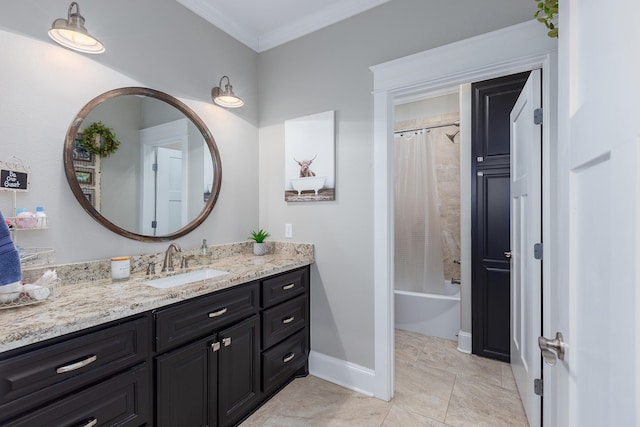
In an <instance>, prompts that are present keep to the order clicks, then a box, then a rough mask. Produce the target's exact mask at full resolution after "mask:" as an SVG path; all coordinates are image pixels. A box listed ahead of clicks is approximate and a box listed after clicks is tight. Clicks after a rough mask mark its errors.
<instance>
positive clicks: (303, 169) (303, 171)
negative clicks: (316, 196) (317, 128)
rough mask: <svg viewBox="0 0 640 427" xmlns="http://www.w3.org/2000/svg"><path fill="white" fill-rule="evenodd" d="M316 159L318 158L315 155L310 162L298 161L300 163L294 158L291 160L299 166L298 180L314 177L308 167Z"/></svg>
mask: <svg viewBox="0 0 640 427" xmlns="http://www.w3.org/2000/svg"><path fill="white" fill-rule="evenodd" d="M316 157H318V155H317V154H316V155H315V156H313V159H311V160H300V161H298V160H296V158H295V157H294V158H293V160H295V162H296V163H297V164H299V165H300V178H307V177H310V176H316V174H315V173H314V172H313V171H312V170H311V169H309V167H310V166H311V162H313V161H314V160H315V159H316Z"/></svg>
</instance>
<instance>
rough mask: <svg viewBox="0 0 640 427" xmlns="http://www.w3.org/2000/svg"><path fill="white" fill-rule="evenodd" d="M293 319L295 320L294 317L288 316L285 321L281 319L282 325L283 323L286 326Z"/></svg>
mask: <svg viewBox="0 0 640 427" xmlns="http://www.w3.org/2000/svg"><path fill="white" fill-rule="evenodd" d="M293 319H295V317H293V316H289V317H287V318H286V319H282V323H284V324H285V325H286V324H287V323H291V322H293Z"/></svg>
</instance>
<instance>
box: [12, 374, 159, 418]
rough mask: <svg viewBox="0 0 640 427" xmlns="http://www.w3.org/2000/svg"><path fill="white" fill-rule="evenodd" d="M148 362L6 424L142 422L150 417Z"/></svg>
mask: <svg viewBox="0 0 640 427" xmlns="http://www.w3.org/2000/svg"><path fill="white" fill-rule="evenodd" d="M148 371H149V370H148V368H147V366H146V363H145V364H142V365H140V366H139V367H136V368H134V369H131V370H130V371H127V372H123V373H121V374H119V375H117V376H115V377H112V378H110V379H109V380H107V381H104V382H101V383H99V384H98V385H96V386H94V387H90V388H88V389H86V390H82V391H80V392H78V393H75V394H72V395H71V396H68V397H66V398H64V399H62V400H60V401H57V402H55V403H52V404H50V405H48V406H45V407H43V408H39V409H37V410H35V411H32V412H30V413H28V414H27V415H25V416H22V417H19V418H17V419H15V420H12V421H10V422H8V423H7V424H3V425H4V426H7V427H32V426H89V425H92V426H112V425H118V426H132V427H133V426H140V425H142V424H143V423H145V422H148V421H149V394H150V393H149V372H148Z"/></svg>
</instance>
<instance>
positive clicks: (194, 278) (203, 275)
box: [142, 268, 229, 289]
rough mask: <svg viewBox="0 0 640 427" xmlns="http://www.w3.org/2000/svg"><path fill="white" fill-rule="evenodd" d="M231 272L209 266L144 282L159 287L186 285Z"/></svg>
mask: <svg viewBox="0 0 640 427" xmlns="http://www.w3.org/2000/svg"><path fill="white" fill-rule="evenodd" d="M225 274H229V272H228V271H222V270H214V269H213V268H207V269H204V270H196V271H191V272H189V273H182V274H176V275H174V276H169V277H162V278H160V279H153V280H147V281H146V282H142V284H143V285H147V286H153V287H154V288H158V289H167V288H173V287H176V286H181V285H186V284H189V283H193V282H199V281H201V280H205V279H212V278H214V277H219V276H224V275H225Z"/></svg>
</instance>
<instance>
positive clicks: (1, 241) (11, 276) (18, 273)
mask: <svg viewBox="0 0 640 427" xmlns="http://www.w3.org/2000/svg"><path fill="white" fill-rule="evenodd" d="M20 280H22V270H21V269H20V255H18V251H17V250H16V246H15V245H14V244H13V240H11V233H10V232H9V227H7V223H6V222H5V221H4V217H3V216H2V212H0V286H4V285H8V284H11V283H15V282H18V281H20Z"/></svg>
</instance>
